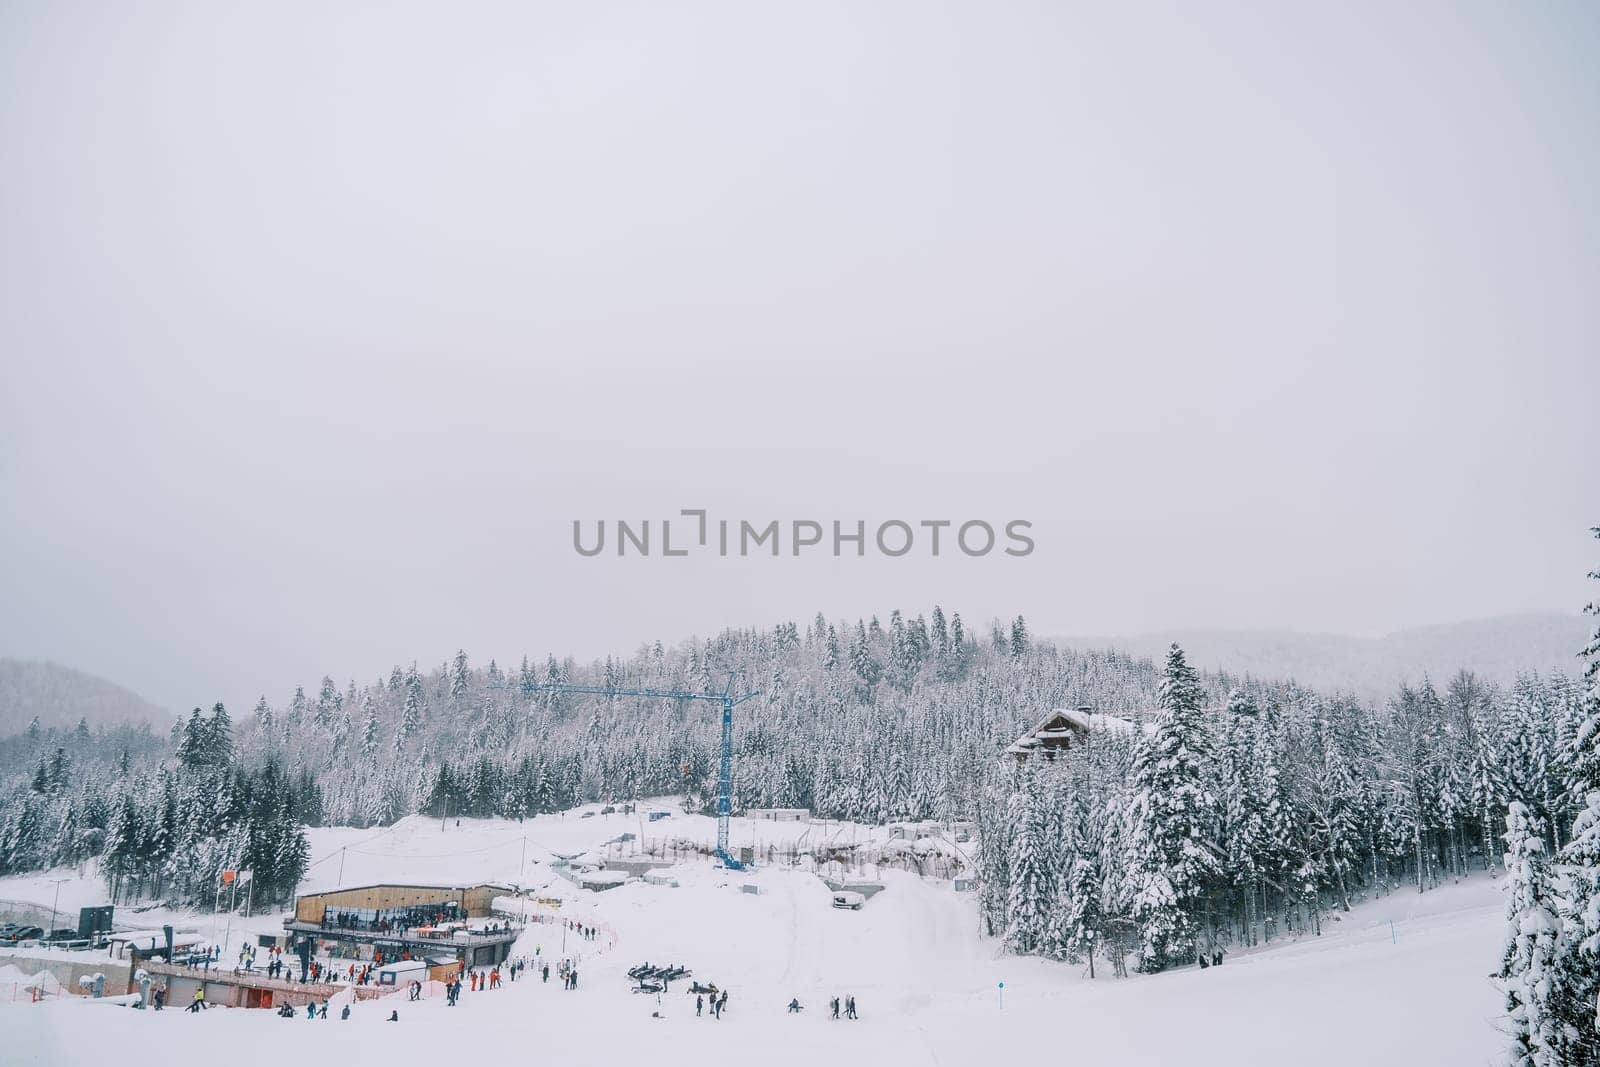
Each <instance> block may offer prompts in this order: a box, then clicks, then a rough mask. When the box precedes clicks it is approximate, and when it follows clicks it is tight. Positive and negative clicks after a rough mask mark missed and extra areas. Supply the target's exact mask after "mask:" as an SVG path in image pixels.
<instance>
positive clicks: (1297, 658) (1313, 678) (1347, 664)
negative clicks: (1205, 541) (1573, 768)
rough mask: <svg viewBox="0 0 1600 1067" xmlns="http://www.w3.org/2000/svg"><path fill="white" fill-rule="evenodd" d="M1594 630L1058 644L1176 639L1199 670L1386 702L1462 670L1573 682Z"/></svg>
mask: <svg viewBox="0 0 1600 1067" xmlns="http://www.w3.org/2000/svg"><path fill="white" fill-rule="evenodd" d="M1590 625H1591V624H1590V621H1589V620H1588V619H1586V618H1585V617H1584V616H1582V615H1557V614H1526V615H1505V616H1500V617H1497V618H1492V619H1477V620H1473V621H1470V622H1457V623H1443V624H1440V625H1435V626H1420V627H1414V628H1410V629H1405V630H1398V631H1396V632H1394V633H1392V634H1388V635H1386V636H1384V637H1374V638H1368V637H1350V636H1347V635H1342V634H1320V633H1301V632H1298V631H1294V630H1224V629H1204V628H1197V629H1174V630H1163V631H1159V632H1156V633H1147V634H1134V635H1125V636H1121V637H1056V638H1054V640H1055V641H1056V642H1058V643H1059V644H1063V645H1066V646H1068V647H1071V648H1102V649H1103V648H1114V649H1118V650H1120V651H1123V652H1128V653H1131V654H1133V655H1135V656H1141V657H1148V658H1152V659H1156V660H1157V661H1158V662H1159V659H1160V657H1161V655H1162V654H1163V653H1164V652H1165V650H1166V649H1167V647H1168V646H1169V645H1171V644H1172V643H1173V642H1174V641H1176V642H1177V643H1178V644H1180V645H1182V646H1183V649H1184V651H1185V652H1187V653H1188V656H1189V662H1190V663H1192V664H1194V665H1195V666H1197V667H1202V668H1206V669H1209V670H1226V671H1227V672H1228V673H1229V674H1233V675H1244V674H1248V675H1250V676H1252V677H1255V678H1260V679H1282V680H1287V679H1291V678H1292V679H1294V680H1295V681H1296V682H1299V683H1300V684H1301V685H1304V686H1307V687H1309V688H1312V689H1317V690H1322V691H1325V692H1331V691H1343V692H1350V693H1354V694H1355V695H1357V696H1359V697H1362V698H1365V699H1367V700H1376V701H1382V700H1386V699H1387V698H1389V697H1390V696H1392V695H1394V692H1395V690H1396V689H1397V688H1398V687H1399V686H1400V685H1402V684H1405V683H1413V682H1417V681H1420V680H1421V679H1422V677H1423V676H1424V675H1426V676H1428V677H1430V678H1432V679H1433V680H1434V681H1435V682H1436V683H1438V684H1440V685H1442V684H1443V683H1444V682H1446V681H1448V680H1449V679H1450V677H1451V676H1453V675H1454V674H1455V673H1456V671H1458V670H1461V669H1463V668H1464V669H1466V670H1470V671H1472V672H1473V673H1474V674H1476V675H1478V676H1479V677H1480V678H1482V679H1484V680H1485V681H1491V682H1495V683H1498V684H1501V685H1506V684H1509V683H1511V682H1512V681H1515V679H1516V677H1517V675H1518V674H1519V673H1528V672H1534V671H1536V672H1538V673H1540V674H1545V675H1548V674H1553V673H1556V672H1558V671H1559V672H1561V673H1564V674H1566V675H1569V676H1575V675H1577V673H1578V672H1579V671H1580V670H1581V664H1580V662H1579V660H1578V650H1579V649H1581V648H1582V647H1583V645H1584V643H1585V642H1586V641H1587V639H1588V635H1589V628H1590Z"/></svg>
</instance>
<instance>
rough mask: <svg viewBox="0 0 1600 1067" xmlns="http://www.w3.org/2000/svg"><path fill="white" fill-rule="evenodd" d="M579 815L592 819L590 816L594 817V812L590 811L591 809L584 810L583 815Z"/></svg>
mask: <svg viewBox="0 0 1600 1067" xmlns="http://www.w3.org/2000/svg"><path fill="white" fill-rule="evenodd" d="M580 817H581V818H584V819H592V818H594V812H592V811H586V812H584V813H583V815H582V816H580Z"/></svg>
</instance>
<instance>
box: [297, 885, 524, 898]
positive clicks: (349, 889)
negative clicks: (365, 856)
mask: <svg viewBox="0 0 1600 1067" xmlns="http://www.w3.org/2000/svg"><path fill="white" fill-rule="evenodd" d="M363 889H438V890H442V891H446V892H462V891H465V890H468V889H499V890H503V891H504V892H506V893H515V892H516V891H517V889H516V887H515V886H510V885H505V884H503V883H501V882H455V883H451V882H363V883H361V884H360V885H341V886H336V887H334V888H332V889H319V890H317V891H316V892H314V893H299V894H296V896H295V899H296V900H310V899H312V898H314V897H326V896H331V895H332V894H334V893H357V892H360V891H361V890H363Z"/></svg>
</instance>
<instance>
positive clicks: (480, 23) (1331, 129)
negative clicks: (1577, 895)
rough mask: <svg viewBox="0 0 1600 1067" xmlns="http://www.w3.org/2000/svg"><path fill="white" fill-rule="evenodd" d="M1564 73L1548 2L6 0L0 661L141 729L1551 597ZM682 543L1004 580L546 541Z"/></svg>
mask: <svg viewBox="0 0 1600 1067" xmlns="http://www.w3.org/2000/svg"><path fill="white" fill-rule="evenodd" d="M1319 8H1320V10H1319ZM1291 9H1295V10H1291ZM1597 59H1600V7H1597V6H1596V5H1594V4H1588V3H1569V4H1554V3H1530V4H1517V5H1509V4H1490V3H1483V4H1470V3H1450V4H1439V5H1434V4H1428V3H1407V4H1402V5H1393V4H1378V3H1356V4H1331V3H1330V4H1325V5H1310V4H1294V5H1284V4H1277V3H1260V4H1207V5H1204V7H1203V9H1202V8H1201V7H1198V6H1195V5H1170V6H1169V5H1138V4H1115V5H1112V4H1106V5H1100V6H1083V5H1073V4H1062V3H1058V2H1049V3H1038V4H998V3H983V4H978V3H968V4H951V3H926V2H917V3H838V4H835V3H816V2H808V3H804V4H798V3H797V4H789V5H772V4H746V3H731V2H730V3H724V4H706V3H683V2H678V3H641V4H637V5H629V4H601V3H592V4H589V3H586V4H560V5H547V4H533V3H524V2H517V3H504V4H499V3H452V4H443V3H435V4H403V3H401V4H395V3H384V4H371V5H355V4H341V5H324V4H316V3H304V4H281V3H279V4H253V5H243V4H229V3H210V2H208V3H194V4H176V3H142V4H118V3H110V2H104V3H91V4H83V3H70V2H61V0H50V2H38V3H28V2H19V0H3V2H0V228H3V234H0V552H3V560H4V562H3V565H0V655H15V656H24V657H48V658H52V659H55V660H58V661H60V662H64V663H67V664H71V665H73V666H77V667H81V668H84V669H87V670H91V671H95V672H97V673H101V674H104V675H106V676H108V677H110V678H113V679H115V680H117V681H120V682H123V683H124V684H127V685H130V686H132V687H134V688H135V689H137V690H139V691H141V692H142V693H143V694H145V695H146V696H148V697H149V698H151V699H154V700H157V701H159V702H163V703H166V704H168V705H172V706H176V707H187V706H190V705H193V704H196V703H202V702H205V703H209V702H211V701H213V700H216V699H227V700H230V701H248V700H253V698H254V696H255V695H256V694H257V693H259V692H263V691H264V692H266V693H267V694H268V695H269V697H270V698H271V699H273V700H274V701H275V702H276V701H281V700H283V699H284V698H285V697H286V696H287V693H288V691H289V689H290V687H292V686H293V685H294V684H295V683H297V682H304V683H307V684H308V685H309V684H311V683H314V682H315V681H316V680H317V679H318V678H320V677H321V675H322V674H324V673H331V674H333V675H334V676H335V677H336V678H339V679H341V680H342V679H345V678H349V677H351V676H356V677H358V678H361V679H363V680H366V679H370V678H371V677H373V676H374V675H375V674H377V673H378V672H379V671H380V670H383V669H385V668H386V667H387V666H388V665H390V664H393V663H396V662H409V661H411V660H412V659H417V660H420V661H421V662H422V664H423V665H424V666H427V665H431V664H436V663H438V662H440V661H441V660H442V659H443V658H444V657H445V656H446V655H448V654H449V653H451V652H453V651H454V650H455V649H456V648H457V647H461V646H464V647H466V648H467V649H468V650H469V652H471V653H472V654H473V656H474V658H475V660H477V661H480V662H481V661H483V660H486V659H487V658H488V657H489V656H491V655H492V656H497V657H500V658H501V660H502V661H505V660H508V659H513V658H515V657H520V655H521V654H522V653H524V652H528V653H533V654H535V655H538V656H541V657H542V656H543V655H544V654H545V653H546V652H552V651H553V652H556V653H557V654H562V653H566V652H573V653H576V654H578V655H580V656H583V657H587V656H590V655H596V654H604V653H605V652H607V651H609V650H618V651H629V650H631V649H632V648H634V647H635V646H636V645H637V644H638V643H639V642H641V641H644V640H648V639H654V638H657V637H660V638H662V639H663V640H668V641H672V640H677V639H680V638H682V637H685V636H688V635H690V634H696V633H698V634H705V633H708V632H711V631H714V630H716V629H719V628H721V627H722V626H725V625H755V624H762V625H765V624H768V623H771V622H774V621H777V620H780V619H795V620H800V621H803V620H804V619H806V618H809V617H810V616H811V615H812V614H814V613H815V612H816V611H818V610H822V611H825V612H826V613H828V614H829V615H830V616H833V617H840V616H849V617H851V618H854V617H856V616H858V615H862V614H865V613H868V612H872V611H877V612H879V613H885V614H886V613H887V611H888V610H889V609H890V608H892V607H896V606H899V607H902V608H905V609H908V610H911V611H917V610H926V609H927V608H928V607H930V606H931V605H932V604H933V603H934V602H936V601H937V602H940V603H942V604H943V605H944V606H945V607H946V610H951V609H955V610H959V611H961V612H962V613H963V615H964V616H965V617H967V618H968V619H969V620H974V621H976V620H986V619H988V618H990V617H992V616H995V615H1006V616H1009V615H1013V614H1016V613H1018V612H1022V613H1024V614H1026V615H1027V616H1028V618H1029V620H1030V621H1031V623H1032V625H1033V627H1034V629H1035V630H1036V631H1041V632H1094V633H1115V632H1128V631H1137V630H1143V629H1154V628H1164V627H1171V626H1192V625H1216V626H1252V627H1257V626H1259V627H1273V626H1292V627H1296V628H1301V629H1314V630H1331V631H1340V632H1347V633H1356V634H1373V633H1381V632H1384V631H1387V630H1390V629H1393V628H1397V627H1401V626H1406V625H1411V624H1418V623H1426V622H1438V621H1448V620H1453V619H1460V618H1469V617H1479V616H1486V615H1494V614H1498V613H1502V612H1511V611H1522V610H1530V609H1532V610H1540V609H1548V610H1561V611H1574V610H1576V609H1577V608H1578V607H1579V606H1580V605H1581V604H1582V603H1583V601H1584V599H1585V598H1586V597H1587V596H1588V590H1587V589H1585V585H1586V583H1585V582H1584V580H1583V573H1584V571H1585V570H1587V569H1588V568H1589V567H1590V566H1591V565H1592V564H1593V562H1594V553H1593V543H1592V542H1591V541H1589V540H1588V539H1587V537H1586V534H1585V530H1586V527H1588V526H1589V525H1592V524H1594V523H1595V522H1596V521H1600V473H1597V472H1600V464H1597V463H1596V457H1597V454H1600V448H1597V446H1600V432H1597V428H1596V418H1595V413H1596V410H1597V406H1600V357H1597V354H1596V350H1595V339H1596V330H1595V327H1596V320H1597V317H1600V311H1597V308H1600V300H1597V299H1596V296H1595V294H1596V292H1597V289H1600V284H1597V283H1600V271H1597V266H1600V217H1597V203H1600V200H1597V197H1596V189H1597V188H1600V63H1597ZM689 507H705V508H709V509H711V511H712V512H713V515H714V516H722V517H730V518H740V517H745V518H750V519H752V520H760V521H763V522H764V521H765V520H767V519H769V518H778V519H792V518H817V519H823V520H831V519H841V520H848V521H853V520H855V519H866V520H869V521H876V520H881V519H886V518H896V517H898V518H905V519H908V520H917V519H923V518H929V519H932V518H950V519H955V520H958V521H959V520H963V519H969V518H984V519H988V520H990V521H992V522H996V523H999V522H1004V521H1005V520H1007V519H1011V518H1024V519H1028V520H1031V521H1032V522H1033V523H1034V535H1035V539H1036V541H1037V546H1038V547H1037V549H1036V551H1035V552H1034V553H1033V554H1032V555H1031V556H1029V557H1027V558H1025V559H1009V558H1005V557H990V558H985V559H976V560H969V559H964V558H962V557H960V556H959V555H956V556H951V555H944V556H941V557H940V558H939V559H931V558H928V557H927V556H925V555H916V556H910V557H906V558H903V559H898V560H886V559H883V558H881V557H880V558H869V559H866V560H856V559H852V558H847V559H843V560H834V559H832V558H826V557H818V558H815V559H801V560H794V559H792V558H782V559H778V560H772V559H769V558H762V559H752V560H723V559H717V558H714V557H710V558H707V557H695V558H691V559H683V560H678V559H673V560H667V559H660V558H649V559H637V558H629V559H622V560H619V559H617V558H615V557H614V556H609V557H601V558H596V559H583V558H580V557H578V556H577V555H576V553H574V552H573V550H572V548H571V522H572V520H573V519H575V518H581V519H584V520H586V521H592V520H594V519H597V518H600V517H605V518H608V519H615V518H618V517H624V518H630V519H639V518H646V517H652V518H660V517H662V516H667V515H673V514H676V512H677V511H678V509H680V508H689ZM241 710H242V709H241Z"/></svg>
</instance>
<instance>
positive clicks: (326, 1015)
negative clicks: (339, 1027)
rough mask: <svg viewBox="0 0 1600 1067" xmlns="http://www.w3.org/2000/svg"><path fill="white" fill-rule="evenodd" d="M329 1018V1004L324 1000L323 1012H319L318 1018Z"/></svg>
mask: <svg viewBox="0 0 1600 1067" xmlns="http://www.w3.org/2000/svg"><path fill="white" fill-rule="evenodd" d="M327 1017H328V1002H327V1001H326V1000H324V1001H323V1002H322V1010H321V1011H319V1012H317V1018H319V1019H326V1018H327Z"/></svg>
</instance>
